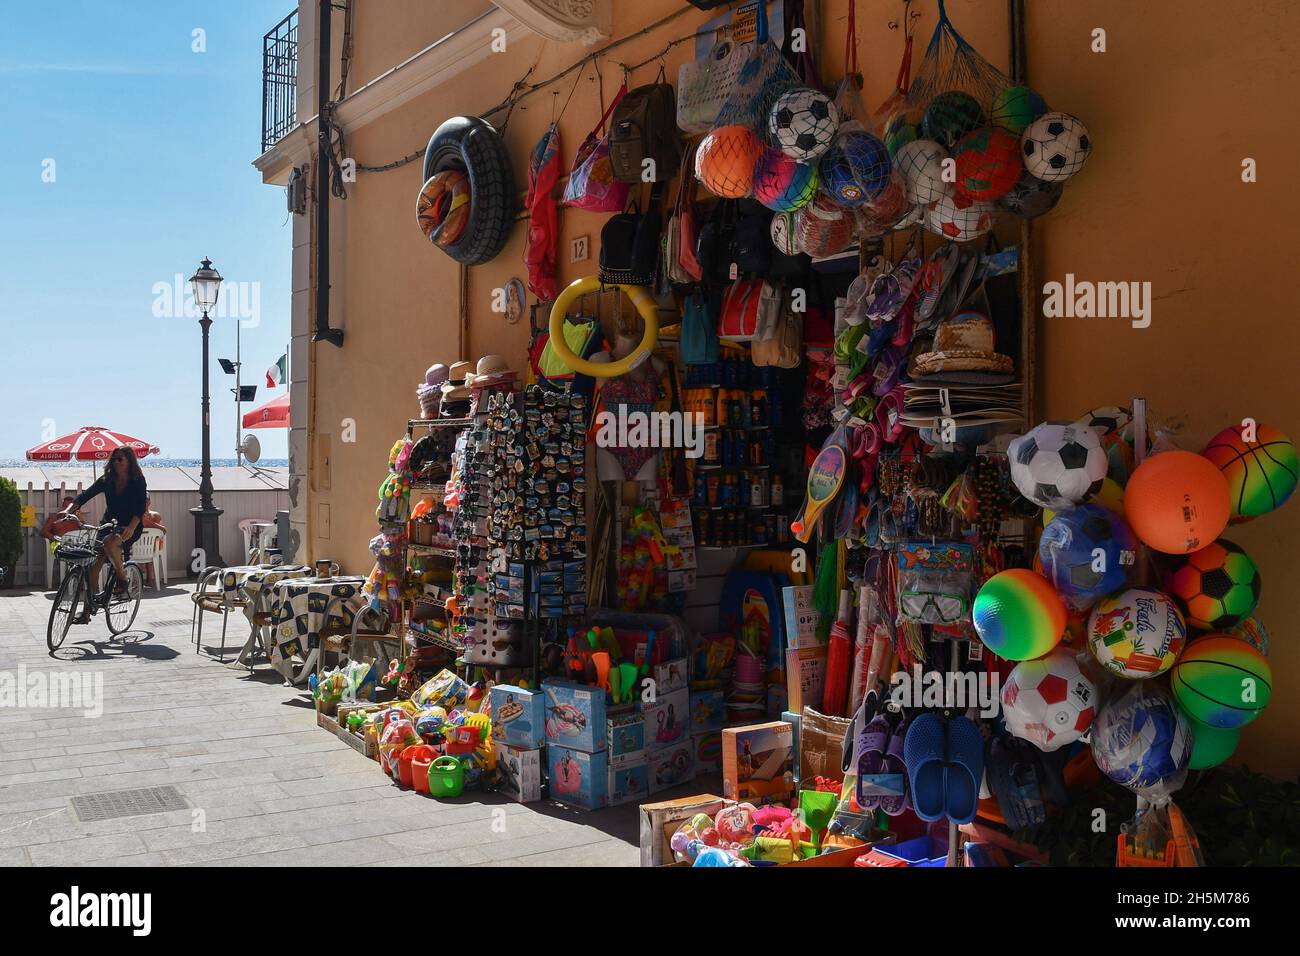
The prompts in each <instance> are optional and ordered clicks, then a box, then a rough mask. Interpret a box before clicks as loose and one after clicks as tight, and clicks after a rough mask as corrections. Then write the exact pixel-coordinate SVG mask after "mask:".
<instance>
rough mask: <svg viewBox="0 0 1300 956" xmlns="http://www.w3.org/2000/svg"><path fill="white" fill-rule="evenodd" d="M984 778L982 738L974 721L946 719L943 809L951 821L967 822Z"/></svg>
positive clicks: (975, 806)
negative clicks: (946, 735) (946, 754)
mask: <svg viewBox="0 0 1300 956" xmlns="http://www.w3.org/2000/svg"><path fill="white" fill-rule="evenodd" d="M983 779H984V738H983V736H981V734H980V729H979V727H978V726H976V724H975V721H973V720H971V719H970V718H969V717H953V718H952V719H951V720H949V721H948V763H947V765H946V766H945V768H944V776H943V793H944V797H943V800H944V809H945V810H946V811H947V814H948V818H949V819H950V820H952V821H953V822H954V823H970V822H971V821H972V820H974V819H975V814H976V813H977V812H978V811H979V805H980V784H981V782H982V781H983Z"/></svg>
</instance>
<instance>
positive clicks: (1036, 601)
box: [973, 568, 1066, 661]
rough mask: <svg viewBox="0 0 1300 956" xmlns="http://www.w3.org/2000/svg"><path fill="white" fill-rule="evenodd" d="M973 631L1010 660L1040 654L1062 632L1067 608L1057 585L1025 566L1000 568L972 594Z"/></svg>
mask: <svg viewBox="0 0 1300 956" xmlns="http://www.w3.org/2000/svg"><path fill="white" fill-rule="evenodd" d="M973 616H974V620H975V632H976V633H977V634H979V637H980V640H981V641H983V642H984V645H985V646H986V647H987V648H988V649H989V650H991V651H992V652H993V653H994V654H997V655H998V656H999V657H1002V658H1005V659H1006V660H1009V661H1028V660H1033V659H1034V658H1037V657H1042V656H1043V655H1044V654H1046V653H1048V652H1049V651H1050V650H1051V649H1052V648H1054V647H1055V646H1056V645H1057V644H1058V643H1059V642H1060V640H1061V636H1062V635H1063V634H1064V633H1065V624H1066V612H1065V604H1064V603H1062V601H1061V598H1060V595H1058V594H1057V593H1056V589H1055V588H1053V587H1052V585H1051V584H1049V583H1048V581H1047V579H1046V578H1044V577H1043V576H1042V575H1039V574H1035V573H1034V572H1033V571H1029V570H1026V569H1025V568H1012V569H1010V570H1008V571H1000V572H999V573H997V574H995V575H993V577H991V578H989V579H988V580H987V581H985V582H984V586H983V587H982V588H980V592H979V594H977V595H976V596H975V607H974V611H973Z"/></svg>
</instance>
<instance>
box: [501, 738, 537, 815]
mask: <svg viewBox="0 0 1300 956" xmlns="http://www.w3.org/2000/svg"><path fill="white" fill-rule="evenodd" d="M496 751H497V770H498V771H499V772H500V774H501V793H502V794H504V795H505V796H507V797H510V799H512V800H517V801H519V802H520V803H532V802H533V801H535V800H540V799H542V752H541V751H540V750H529V749H526V748H523V747H511V746H510V745H509V744H497V745H496Z"/></svg>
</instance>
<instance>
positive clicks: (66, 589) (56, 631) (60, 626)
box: [45, 568, 90, 651]
mask: <svg viewBox="0 0 1300 956" xmlns="http://www.w3.org/2000/svg"><path fill="white" fill-rule="evenodd" d="M85 582H86V573H85V571H84V570H82V569H81V568H68V569H67V573H66V574H64V576H63V583H62V584H60V585H59V591H58V593H57V594H55V595H54V605H53V606H52V607H51V608H50V622H49V624H48V625H46V628H45V643H46V644H47V645H48V646H49V648H50V650H51V651H57V650H58V649H59V647H60V646H62V644H63V639H64V638H65V637H67V636H68V629H69V628H71V627H72V622H73V620H74V619H75V618H76V616H77V607H78V605H79V604H80V602H81V601H83V600H86V601H89V600H90V597H89V595H88V594H86V591H87V590H88V589H87V587H86V583H85Z"/></svg>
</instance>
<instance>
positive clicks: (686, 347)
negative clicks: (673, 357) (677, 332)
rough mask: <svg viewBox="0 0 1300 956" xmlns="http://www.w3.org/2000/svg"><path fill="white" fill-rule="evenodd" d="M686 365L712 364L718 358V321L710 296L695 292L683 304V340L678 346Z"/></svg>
mask: <svg viewBox="0 0 1300 956" xmlns="http://www.w3.org/2000/svg"><path fill="white" fill-rule="evenodd" d="M678 352H679V354H680V355H681V357H682V362H683V363H684V364H686V365H711V364H712V363H714V362H716V361H717V360H718V323H717V320H716V319H715V318H714V316H713V312H712V311H711V310H710V308H709V297H708V296H707V295H705V294H704V293H702V292H694V293H692V294H691V295H688V296H687V297H686V301H685V302H684V303H683V304H682V340H681V343H680V344H679V346H678Z"/></svg>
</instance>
